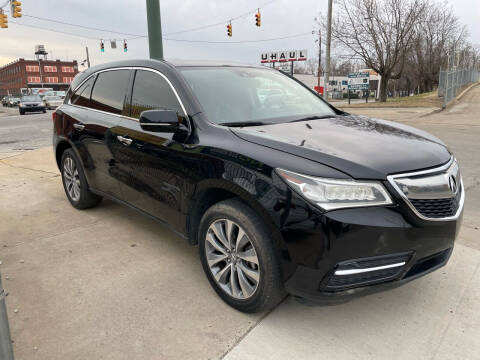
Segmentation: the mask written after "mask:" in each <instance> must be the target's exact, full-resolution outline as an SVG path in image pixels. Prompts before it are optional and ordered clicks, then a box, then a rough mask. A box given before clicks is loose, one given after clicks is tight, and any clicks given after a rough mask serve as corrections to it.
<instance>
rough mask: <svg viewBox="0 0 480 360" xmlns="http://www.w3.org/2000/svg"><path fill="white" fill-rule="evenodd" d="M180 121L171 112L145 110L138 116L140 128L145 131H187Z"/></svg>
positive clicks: (175, 113)
mask: <svg viewBox="0 0 480 360" xmlns="http://www.w3.org/2000/svg"><path fill="white" fill-rule="evenodd" d="M181 120H182V118H181V117H179V116H178V114H177V112H176V111H172V110H146V111H143V112H142V113H141V114H140V126H141V128H142V129H143V130H146V131H155V132H164V133H174V132H177V131H178V130H181V129H184V130H187V127H186V126H185V125H184V124H182V122H181Z"/></svg>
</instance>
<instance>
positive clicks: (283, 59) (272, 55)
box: [260, 50, 307, 76]
mask: <svg viewBox="0 0 480 360" xmlns="http://www.w3.org/2000/svg"><path fill="white" fill-rule="evenodd" d="M306 60H307V50H290V51H274V52H266V53H262V54H260V63H261V64H272V67H273V68H275V64H276V63H278V64H280V67H279V69H281V70H283V71H285V72H286V71H288V70H290V75H292V76H293V62H294V61H306ZM289 62H290V66H288V65H289V64H288V63H289Z"/></svg>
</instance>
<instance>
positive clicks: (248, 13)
mask: <svg viewBox="0 0 480 360" xmlns="http://www.w3.org/2000/svg"><path fill="white" fill-rule="evenodd" d="M276 1H277V0H271V1H268V2H266V3H265V4H263V5H262V6H261V7H265V6H267V5H270V4H271V3H274V2H276ZM258 9H259V8H258V7H257V8H255V9H254V10H251V11H249V12H246V13H243V14H241V15H238V16H236V17H233V18H230V19H227V20H224V21H220V22H217V23H213V24H208V25H202V26H198V27H194V28H190V29H186V30H181V31H175V32H171V33H167V34H165V35H177V34H183V33H186V32H190V31H197V30H203V29H207V28H210V27H214V26H218V25H225V24H226V23H228V22H231V21H235V20H238V19H241V18H243V17H245V16H248V15H252V14H254V13H256V12H257V10H258Z"/></svg>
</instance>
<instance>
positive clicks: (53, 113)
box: [52, 111, 57, 122]
mask: <svg viewBox="0 0 480 360" xmlns="http://www.w3.org/2000/svg"><path fill="white" fill-rule="evenodd" d="M56 117H57V112H56V111H54V112H52V121H53V122H55V119H56Z"/></svg>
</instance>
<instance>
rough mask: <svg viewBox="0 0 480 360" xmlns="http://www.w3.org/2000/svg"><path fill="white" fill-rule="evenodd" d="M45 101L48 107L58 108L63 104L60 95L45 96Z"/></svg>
mask: <svg viewBox="0 0 480 360" xmlns="http://www.w3.org/2000/svg"><path fill="white" fill-rule="evenodd" d="M43 102H44V103H45V105H46V107H47V109H49V110H50V109H56V108H57V107H59V106H60V105H62V104H63V99H62V98H61V97H60V96H45V97H44V98H43Z"/></svg>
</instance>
